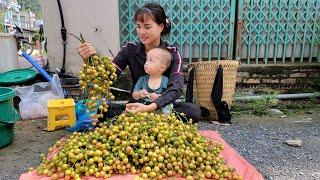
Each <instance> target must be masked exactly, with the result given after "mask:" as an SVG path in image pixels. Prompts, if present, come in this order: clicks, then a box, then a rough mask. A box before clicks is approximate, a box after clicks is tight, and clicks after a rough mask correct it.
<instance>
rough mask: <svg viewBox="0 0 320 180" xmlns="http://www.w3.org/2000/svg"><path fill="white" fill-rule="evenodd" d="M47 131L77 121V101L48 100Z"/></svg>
mask: <svg viewBox="0 0 320 180" xmlns="http://www.w3.org/2000/svg"><path fill="white" fill-rule="evenodd" d="M48 113H49V114H48V121H47V131H54V130H56V128H57V127H59V128H60V127H66V126H70V125H74V124H75V123H76V112H75V102H74V100H73V99H50V100H49V101H48Z"/></svg>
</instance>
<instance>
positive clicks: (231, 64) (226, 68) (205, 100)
mask: <svg viewBox="0 0 320 180" xmlns="http://www.w3.org/2000/svg"><path fill="white" fill-rule="evenodd" d="M219 65H222V67H223V92H222V93H223V94H222V101H226V102H227V103H228V105H229V108H230V107H231V104H232V101H233V95H234V93H235V88H236V80H237V70H238V67H239V62H238V61H236V60H221V61H204V62H195V63H193V67H194V68H195V77H194V89H193V92H194V93H193V94H194V101H195V103H197V104H198V105H200V106H202V107H205V108H207V109H208V110H209V111H210V117H211V118H213V120H217V119H218V117H217V112H216V109H215V108H214V105H213V103H212V101H211V91H212V86H213V83H214V80H215V77H216V72H217V68H218V67H219Z"/></svg>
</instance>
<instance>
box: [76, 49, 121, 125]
mask: <svg viewBox="0 0 320 180" xmlns="http://www.w3.org/2000/svg"><path fill="white" fill-rule="evenodd" d="M116 78H117V74H116V68H115V67H114V66H113V64H112V62H111V59H110V58H109V57H106V56H100V55H94V56H92V57H91V58H90V59H89V62H88V63H87V64H83V70H82V71H80V72H79V84H80V86H81V87H80V88H81V90H82V91H86V92H87V93H88V94H89V97H88V100H87V102H86V105H87V106H88V108H89V110H88V112H89V111H90V110H95V109H96V108H99V110H100V113H99V114H91V118H92V119H93V120H94V122H93V125H96V123H97V122H98V118H103V112H107V111H108V104H107V101H106V99H109V100H114V96H113V95H112V93H111V92H110V90H109V87H110V86H111V85H112V84H113V82H114V81H115V79H116Z"/></svg>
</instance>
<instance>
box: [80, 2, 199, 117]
mask: <svg viewBox="0 0 320 180" xmlns="http://www.w3.org/2000/svg"><path fill="white" fill-rule="evenodd" d="M134 20H135V22H136V25H137V26H136V30H137V34H138V36H139V38H140V42H138V43H133V42H128V43H127V44H126V45H124V46H122V48H121V50H120V52H119V53H118V55H117V56H116V57H115V58H114V60H113V64H114V65H115V66H116V68H117V75H120V74H121V73H122V71H123V70H124V69H125V68H126V67H127V66H129V69H130V72H131V78H132V84H136V83H137V81H138V79H139V77H141V76H144V75H146V73H145V71H144V63H145V62H146V53H147V52H149V51H150V50H151V49H152V48H154V47H156V46H162V47H166V48H167V49H169V50H170V53H171V55H172V62H171V65H170V67H169V68H168V70H167V71H166V72H165V74H164V75H165V76H167V77H168V78H169V84H168V88H167V90H166V91H165V92H164V93H163V94H162V95H161V96H159V97H158V99H157V100H156V101H154V102H153V103H151V104H149V105H144V104H141V103H128V104H126V106H125V108H121V107H120V108H119V106H118V108H115V107H116V106H114V105H113V107H112V105H111V107H110V110H109V111H108V114H107V117H110V116H113V115H118V114H119V113H120V112H123V111H124V110H125V111H127V112H131V113H136V112H152V111H155V110H157V109H160V108H162V107H164V106H166V105H168V104H170V103H173V105H174V107H173V109H174V110H175V111H176V112H179V113H184V114H185V115H186V117H187V118H188V119H189V118H192V119H193V122H197V121H198V120H199V119H200V116H201V110H200V107H199V106H197V105H195V104H192V103H187V102H185V103H176V102H175V100H176V99H178V98H179V96H180V94H181V92H182V89H183V83H184V76H183V72H182V67H183V62H182V59H181V56H180V53H179V51H178V49H177V48H176V47H174V46H170V45H168V44H167V43H166V42H164V41H163V40H162V38H161V37H165V36H167V35H168V34H169V33H170V30H171V23H170V21H169V20H168V18H167V16H166V14H165V12H164V10H163V8H162V7H161V6H160V5H159V4H156V3H148V4H146V5H144V6H143V7H141V8H139V9H138V10H137V11H136V13H135V16H134ZM78 52H79V54H80V56H81V57H82V59H83V60H84V61H85V62H86V61H87V59H88V57H90V56H92V55H93V54H95V53H96V51H95V50H94V48H93V47H92V45H91V44H90V43H83V44H81V46H80V47H79V48H78Z"/></svg>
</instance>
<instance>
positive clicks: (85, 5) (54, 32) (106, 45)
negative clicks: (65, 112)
mask: <svg viewBox="0 0 320 180" xmlns="http://www.w3.org/2000/svg"><path fill="white" fill-rule="evenodd" d="M61 6H62V10H63V16H64V21H65V27H66V29H67V31H68V32H69V33H72V34H75V35H79V33H80V32H81V33H82V34H83V36H84V38H85V40H86V41H88V42H91V43H92V44H93V46H94V47H95V49H96V50H97V51H98V52H99V53H101V54H103V55H109V56H111V55H110V54H109V52H108V50H109V49H110V50H111V51H112V52H113V53H114V54H116V53H117V52H118V51H119V48H120V42H119V13H118V0H107V1H102V0H90V1H88V0H61ZM42 14H43V19H44V31H45V35H46V37H47V38H48V40H47V42H48V45H47V49H48V60H49V63H50V70H51V71H55V69H56V68H61V66H62V59H63V46H62V39H61V33H60V28H61V22H60V15H59V9H58V4H57V1H51V0H50V1H49V0H48V1H42ZM79 45H80V42H79V41H78V40H77V39H75V38H73V37H72V36H70V35H68V36H67V52H66V73H68V74H73V75H75V74H77V73H78V71H79V70H80V68H81V64H82V60H81V57H80V56H79V55H78V53H77V47H78V46H79Z"/></svg>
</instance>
